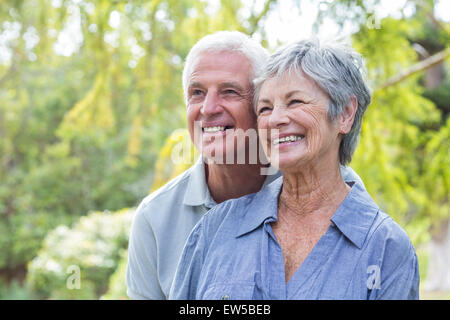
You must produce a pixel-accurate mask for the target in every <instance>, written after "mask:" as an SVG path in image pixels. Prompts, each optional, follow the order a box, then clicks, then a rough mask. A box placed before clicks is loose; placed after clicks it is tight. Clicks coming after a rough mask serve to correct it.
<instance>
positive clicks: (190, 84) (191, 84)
mask: <svg viewBox="0 0 450 320" xmlns="http://www.w3.org/2000/svg"><path fill="white" fill-rule="evenodd" d="M191 88H203V85H202V84H201V82H197V81H195V82H191V83H189V86H188V89H191Z"/></svg>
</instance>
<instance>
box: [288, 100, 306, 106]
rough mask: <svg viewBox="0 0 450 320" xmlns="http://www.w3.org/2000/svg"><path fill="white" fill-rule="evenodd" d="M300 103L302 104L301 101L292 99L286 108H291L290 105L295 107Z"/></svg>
mask: <svg viewBox="0 0 450 320" xmlns="http://www.w3.org/2000/svg"><path fill="white" fill-rule="evenodd" d="M302 103H303V101H302V100H298V99H293V100H291V101H289V103H288V106H292V105H296V104H302Z"/></svg>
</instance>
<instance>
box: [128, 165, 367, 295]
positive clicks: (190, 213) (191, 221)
mask: <svg viewBox="0 0 450 320" xmlns="http://www.w3.org/2000/svg"><path fill="white" fill-rule="evenodd" d="M341 173H342V176H343V178H344V180H346V181H348V180H357V181H360V182H361V184H362V181H361V180H360V178H359V177H358V176H357V175H356V173H355V172H354V171H353V170H352V169H351V168H350V167H341ZM280 176H281V174H280V173H277V174H275V175H271V176H267V178H266V180H265V182H264V185H263V187H264V186H266V185H267V184H269V183H271V182H273V181H274V180H276V179H277V178H278V177H280ZM216 205H217V204H216V202H215V201H214V199H213V198H212V197H211V194H210V193H209V189H208V186H207V184H206V178H205V167H204V163H203V161H202V160H201V157H200V158H199V160H198V161H197V162H196V163H195V164H194V166H192V167H191V168H190V169H188V170H186V171H185V172H184V173H182V174H181V175H179V176H178V177H176V178H175V179H173V180H171V181H170V182H168V183H167V184H166V185H164V186H163V187H161V188H160V189H158V190H156V191H155V192H153V193H152V194H150V195H148V196H147V197H146V198H145V199H144V200H143V201H142V202H141V204H140V205H139V207H138V208H137V210H136V214H135V217H134V220H133V224H132V227H131V233H130V241H129V247H128V264H127V276H126V281H127V295H128V296H129V297H130V298H131V299H167V298H168V296H169V291H170V287H171V284H172V280H173V279H174V276H175V271H176V268H177V264H178V260H179V259H180V257H181V253H182V251H183V248H184V244H185V242H186V240H187V238H188V236H189V234H190V233H191V231H192V229H193V228H194V226H195V225H196V224H197V222H198V221H199V220H200V218H201V217H202V216H203V214H204V213H205V212H207V211H208V210H209V209H211V208H212V207H214V206H216Z"/></svg>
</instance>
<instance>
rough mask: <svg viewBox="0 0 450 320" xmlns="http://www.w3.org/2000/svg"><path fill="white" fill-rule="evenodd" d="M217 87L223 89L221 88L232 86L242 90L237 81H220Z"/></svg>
mask: <svg viewBox="0 0 450 320" xmlns="http://www.w3.org/2000/svg"><path fill="white" fill-rule="evenodd" d="M219 88H221V89H223V88H234V89H236V90H238V91H244V88H242V86H241V85H239V83H237V82H233V81H230V82H222V83H221V84H219Z"/></svg>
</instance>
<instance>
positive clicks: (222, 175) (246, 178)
mask: <svg viewBox="0 0 450 320" xmlns="http://www.w3.org/2000/svg"><path fill="white" fill-rule="evenodd" d="M261 167H262V166H261V165H260V164H250V165H244V164H232V165H230V164H205V177H206V181H207V184H208V188H209V192H210V193H211V196H212V197H213V199H214V201H216V202H217V203H221V202H223V201H226V200H229V199H234V198H239V197H242V196H245V195H247V194H250V193H255V192H258V191H259V190H260V189H261V187H262V185H263V184H264V180H265V179H266V176H265V175H261V173H260V171H261Z"/></svg>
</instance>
